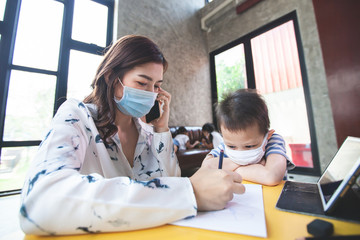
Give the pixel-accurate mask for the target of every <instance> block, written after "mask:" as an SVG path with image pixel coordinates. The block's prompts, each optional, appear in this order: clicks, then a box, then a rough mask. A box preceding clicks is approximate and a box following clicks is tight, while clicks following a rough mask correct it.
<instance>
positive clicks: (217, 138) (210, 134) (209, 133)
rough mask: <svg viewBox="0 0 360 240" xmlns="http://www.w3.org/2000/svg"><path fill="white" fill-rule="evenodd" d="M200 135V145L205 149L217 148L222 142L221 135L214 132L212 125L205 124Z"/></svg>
mask: <svg viewBox="0 0 360 240" xmlns="http://www.w3.org/2000/svg"><path fill="white" fill-rule="evenodd" d="M202 133H203V135H204V137H203V139H202V140H201V143H202V146H203V147H205V148H208V149H213V148H217V147H218V146H219V145H220V143H222V142H223V141H224V140H223V138H222V136H221V134H220V133H218V132H216V131H215V127H214V125H213V124H212V123H205V124H204V125H203V127H202Z"/></svg>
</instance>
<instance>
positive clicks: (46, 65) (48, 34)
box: [13, 0, 64, 71]
mask: <svg viewBox="0 0 360 240" xmlns="http://www.w3.org/2000/svg"><path fill="white" fill-rule="evenodd" d="M63 8H64V6H63V4H62V3H60V2H57V1H49V0H37V1H32V0H22V2H21V9H20V16H19V23H18V29H17V34H16V41H15V49H14V59H13V64H14V65H21V66H26V67H33V68H40V69H47V70H53V71H56V70H57V68H58V59H59V50H60V36H61V29H62V19H63ZM45 10H46V11H45Z"/></svg>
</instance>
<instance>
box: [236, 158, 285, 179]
mask: <svg viewBox="0 0 360 240" xmlns="http://www.w3.org/2000/svg"><path fill="white" fill-rule="evenodd" d="M236 172H237V173H239V174H240V175H241V176H242V177H243V179H244V180H247V181H251V182H256V183H260V184H264V185H269V186H274V185H277V184H279V183H280V182H281V180H282V179H283V178H284V175H285V172H286V159H285V157H284V156H282V155H280V154H270V155H268V157H267V159H266V162H265V163H264V165H263V164H261V163H258V164H251V165H247V166H239V167H238V168H237V169H236Z"/></svg>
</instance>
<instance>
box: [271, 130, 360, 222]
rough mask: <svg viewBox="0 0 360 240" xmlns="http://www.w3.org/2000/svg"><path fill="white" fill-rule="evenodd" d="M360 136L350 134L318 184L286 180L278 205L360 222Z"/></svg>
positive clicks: (299, 211)
mask: <svg viewBox="0 0 360 240" xmlns="http://www.w3.org/2000/svg"><path fill="white" fill-rule="evenodd" d="M359 175H360V138H356V137H347V138H346V140H345V141H344V143H343V144H342V145H341V147H340V149H339V150H338V151H337V153H336V155H335V156H334V158H333V159H332V160H331V162H330V163H329V165H328V166H327V168H326V169H325V171H324V173H323V174H322V175H321V177H320V179H319V180H318V182H317V183H316V184H313V183H303V182H291V181H287V182H286V183H285V184H284V187H283V190H282V192H281V194H280V197H279V199H278V202H277V204H276V208H278V209H280V210H284V211H290V212H296V213H305V214H309V215H315V216H322V217H329V218H335V219H342V220H349V221H355V222H360V191H359V189H360V176H359Z"/></svg>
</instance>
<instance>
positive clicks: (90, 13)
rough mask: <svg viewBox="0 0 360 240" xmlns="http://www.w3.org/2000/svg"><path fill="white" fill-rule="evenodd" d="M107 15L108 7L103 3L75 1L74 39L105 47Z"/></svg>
mask: <svg viewBox="0 0 360 240" xmlns="http://www.w3.org/2000/svg"><path fill="white" fill-rule="evenodd" d="M84 9H86V11H84ZM107 15H108V8H107V7H106V6H104V5H102V4H99V3H96V2H93V1H75V8H74V18H73V31H72V39H74V40H78V41H82V42H86V43H93V44H96V45H98V46H102V47H105V46H106V31H107Z"/></svg>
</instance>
